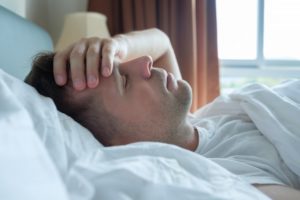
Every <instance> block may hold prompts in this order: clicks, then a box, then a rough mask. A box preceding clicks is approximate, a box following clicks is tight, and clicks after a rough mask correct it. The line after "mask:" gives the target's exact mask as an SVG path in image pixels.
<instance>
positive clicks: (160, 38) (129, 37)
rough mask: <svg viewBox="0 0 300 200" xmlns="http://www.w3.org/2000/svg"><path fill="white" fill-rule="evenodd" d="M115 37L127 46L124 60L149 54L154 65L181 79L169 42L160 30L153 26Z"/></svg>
mask: <svg viewBox="0 0 300 200" xmlns="http://www.w3.org/2000/svg"><path fill="white" fill-rule="evenodd" d="M115 38H116V39H117V40H118V39H121V42H122V41H123V42H125V45H126V46H127V48H128V56H127V58H126V59H125V60H131V59H133V58H137V57H140V56H144V55H150V56H151V57H152V58H153V61H154V63H153V66H154V67H162V68H164V69H165V70H166V71H168V72H171V73H172V74H173V75H174V76H175V77H176V78H177V79H182V77H181V73H180V70H179V66H178V63H177V59H176V56H175V53H174V50H173V48H172V45H171V42H170V40H169V38H168V36H167V35H166V34H165V33H163V32H162V31H160V30H158V29H155V28H153V29H148V30H144V31H135V32H131V33H127V34H124V35H117V36H116V37H115Z"/></svg>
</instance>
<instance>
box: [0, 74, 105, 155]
mask: <svg viewBox="0 0 300 200" xmlns="http://www.w3.org/2000/svg"><path fill="white" fill-rule="evenodd" d="M0 79H1V86H2V87H1V88H6V89H5V91H3V90H1V91H0V92H1V95H4V93H9V92H10V95H11V97H10V98H11V99H15V101H14V103H17V104H20V105H21V107H23V108H25V110H26V111H27V112H28V114H29V116H30V118H31V119H32V121H33V122H34V127H35V129H36V131H37V132H38V134H39V136H40V138H41V139H42V141H43V142H44V143H45V144H46V145H48V147H49V148H51V145H53V142H54V141H57V137H59V138H61V142H62V143H63V144H64V145H65V146H66V148H69V149H70V150H71V151H72V153H73V154H74V155H76V156H82V155H83V154H85V153H89V152H91V151H94V150H95V149H97V148H100V147H102V146H103V145H102V144H100V143H99V142H98V140H96V139H95V138H94V136H93V135H92V134H91V133H90V132H89V131H88V130H87V129H86V128H84V127H83V126H81V125H80V124H79V123H77V122H76V121H74V120H73V119H72V118H70V117H68V116H66V115H65V114H63V113H61V112H59V111H58V110H57V109H56V107H55V104H54V102H53V101H52V99H50V98H48V97H44V96H42V95H40V94H39V93H38V92H37V91H36V90H35V89H34V88H33V87H32V86H30V85H28V84H26V83H24V82H23V81H21V80H19V79H16V78H14V77H13V76H11V75H9V74H7V73H6V72H4V71H2V70H0ZM1 88H0V89H1ZM2 106H3V105H2ZM17 124H18V121H17V120H16V122H15V124H12V126H14V125H16V126H17ZM53 136H55V137H56V138H55V139H54V138H53ZM54 156H55V153H54Z"/></svg>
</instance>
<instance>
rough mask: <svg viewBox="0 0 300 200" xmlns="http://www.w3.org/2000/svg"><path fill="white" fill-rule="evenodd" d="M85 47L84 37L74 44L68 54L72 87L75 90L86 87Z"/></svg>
mask: <svg viewBox="0 0 300 200" xmlns="http://www.w3.org/2000/svg"><path fill="white" fill-rule="evenodd" d="M86 49H87V41H86V39H82V40H80V41H79V42H78V43H76V44H75V46H74V48H73V50H72V51H71V54H70V71H71V78H72V82H73V87H74V88H75V89H76V90H79V91H80V90H83V89H84V88H85V87H86V80H85V61H84V60H85V53H86Z"/></svg>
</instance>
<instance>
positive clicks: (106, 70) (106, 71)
mask: <svg viewBox="0 0 300 200" xmlns="http://www.w3.org/2000/svg"><path fill="white" fill-rule="evenodd" d="M102 75H103V76H109V75H110V70H109V68H108V67H103V68H102Z"/></svg>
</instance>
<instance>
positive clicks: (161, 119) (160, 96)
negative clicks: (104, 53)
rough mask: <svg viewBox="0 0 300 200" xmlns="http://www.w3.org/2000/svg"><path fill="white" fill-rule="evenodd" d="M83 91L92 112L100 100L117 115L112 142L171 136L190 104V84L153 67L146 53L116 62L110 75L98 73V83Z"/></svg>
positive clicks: (163, 139)
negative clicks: (89, 99)
mask: <svg viewBox="0 0 300 200" xmlns="http://www.w3.org/2000/svg"><path fill="white" fill-rule="evenodd" d="M86 95H90V98H92V101H91V102H93V104H94V105H93V108H95V110H94V111H93V112H97V107H98V106H99V103H101V104H103V105H102V106H104V108H105V109H106V111H107V112H108V113H110V114H111V115H112V116H113V117H114V118H116V119H117V120H116V126H118V130H119V133H118V137H117V138H115V141H113V143H115V144H127V143H131V142H136V141H146V140H147V141H164V142H167V141H169V140H171V139H172V135H173V134H174V133H175V132H176V130H177V129H178V127H179V126H180V125H181V124H183V123H184V122H185V118H186V115H187V113H188V110H189V107H190V104H191V89H190V86H189V85H188V84H187V83H186V82H185V81H182V80H179V81H177V80H175V79H174V78H172V75H170V74H168V73H167V72H166V71H165V70H163V69H161V68H152V59H151V58H150V57H148V56H144V57H140V58H137V59H135V60H131V61H129V62H126V63H115V66H114V70H113V73H112V75H111V76H110V77H108V78H103V77H101V79H100V84H99V85H98V87H96V88H95V89H88V90H87V91H86ZM99 114H101V113H99Z"/></svg>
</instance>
